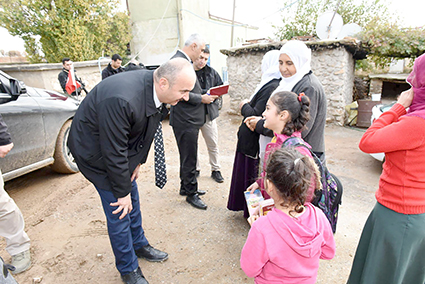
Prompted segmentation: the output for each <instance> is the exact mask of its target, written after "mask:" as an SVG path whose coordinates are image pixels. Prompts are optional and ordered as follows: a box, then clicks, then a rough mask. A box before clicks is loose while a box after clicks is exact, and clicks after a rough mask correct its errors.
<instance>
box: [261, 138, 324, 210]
mask: <svg viewBox="0 0 425 284" xmlns="http://www.w3.org/2000/svg"><path fill="white" fill-rule="evenodd" d="M289 137H300V138H301V132H294V133H293V134H292V135H291V136H287V135H285V134H277V133H275V139H276V141H275V142H270V143H269V144H267V146H266V152H265V153H264V163H263V171H262V172H261V177H260V178H259V179H258V180H257V183H258V185H259V186H260V188H261V193H262V194H263V196H264V199H270V196H269V195H268V194H267V192H266V191H265V190H264V189H265V185H264V178H265V177H266V164H267V159H268V158H269V156H270V154H271V153H273V151H275V150H276V149H280V148H281V147H282V144H283V142H285V140H286V139H288V138H289ZM304 142H305V141H304ZM305 144H306V145H307V146H309V147H310V145H308V143H307V142H305ZM295 149H297V150H298V152H300V153H301V154H302V155H304V156H308V157H311V153H310V151H309V150H307V149H306V148H305V147H297V148H295ZM315 189H316V184H315V182H314V178H312V183H311V185H310V187H309V189H308V191H309V194H308V196H307V199H306V201H307V202H310V201H311V200H312V199H313V195H314V190H315Z"/></svg>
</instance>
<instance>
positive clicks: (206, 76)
mask: <svg viewBox="0 0 425 284" xmlns="http://www.w3.org/2000/svg"><path fill="white" fill-rule="evenodd" d="M209 57H210V50H209V49H208V47H206V48H205V49H204V51H203V52H202V53H201V55H200V56H199V58H198V59H197V60H195V61H194V62H193V67H194V68H195V71H196V77H197V78H198V82H199V84H200V85H201V88H202V94H206V93H207V92H208V90H209V89H210V88H212V87H216V86H220V85H223V81H222V80H221V78H220V75H219V74H218V73H217V71H215V70H214V69H213V68H212V67H210V66H208V65H207V62H208V58H209ZM219 100H220V98H218V99H216V100H215V101H214V102H213V103H211V104H206V105H205V114H206V118H205V124H204V125H203V126H202V127H201V132H202V136H204V139H205V143H206V144H207V148H208V155H209V158H210V165H211V177H212V178H213V179H214V180H215V181H216V182H218V183H222V182H223V181H224V178H223V176H222V175H221V172H220V163H219V151H218V129H217V122H216V121H215V119H216V118H217V117H218V104H219ZM200 170H201V168H200V165H199V159H198V161H197V163H196V174H197V175H198V174H199V173H200Z"/></svg>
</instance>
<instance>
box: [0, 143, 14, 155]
mask: <svg viewBox="0 0 425 284" xmlns="http://www.w3.org/2000/svg"><path fill="white" fill-rule="evenodd" d="M12 148H13V143H10V144H7V145H3V146H0V158H4V157H6V155H7V153H9V152H10V150H12Z"/></svg>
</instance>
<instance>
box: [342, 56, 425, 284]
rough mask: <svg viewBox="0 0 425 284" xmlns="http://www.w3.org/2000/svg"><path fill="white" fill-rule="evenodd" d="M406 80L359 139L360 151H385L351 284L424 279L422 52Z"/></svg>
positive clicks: (424, 92) (424, 60) (424, 106)
mask: <svg viewBox="0 0 425 284" xmlns="http://www.w3.org/2000/svg"><path fill="white" fill-rule="evenodd" d="M407 82H409V83H410V84H411V86H412V88H411V89H410V90H408V91H405V92H403V93H401V95H400V97H399V99H398V101H397V103H396V104H395V105H394V106H393V107H392V108H391V110H389V111H388V112H385V113H383V114H382V115H381V117H380V118H379V119H377V120H375V122H374V123H373V124H372V126H371V127H370V128H369V129H368V130H367V131H366V133H365V134H364V135H363V137H362V139H361V141H360V145H359V147H360V149H361V150H362V151H363V152H366V153H378V152H385V163H384V165H383V172H382V174H381V177H380V180H379V189H378V191H377V192H376V195H375V196H376V199H377V201H378V202H377V204H376V205H375V208H374V209H373V210H372V212H371V214H370V216H369V218H368V220H367V221H366V224H365V227H364V229H363V233H362V236H361V239H360V242H359V245H358V247H357V251H356V256H355V258H354V262H353V267H352V269H351V273H350V277H349V279H348V283H350V284H357V283H373V284H380V283H382V284H384V283H385V284H392V283H413V284H415V283H418V284H423V283H425V257H424V256H425V55H422V56H420V57H418V58H417V59H416V61H415V65H414V67H413V71H412V73H411V74H410V75H409V77H408V78H407ZM408 107H410V108H409V111H408V112H407V114H406V108H408Z"/></svg>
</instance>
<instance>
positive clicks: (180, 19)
mask: <svg viewBox="0 0 425 284" xmlns="http://www.w3.org/2000/svg"><path fill="white" fill-rule="evenodd" d="M168 3H169V1H168V0H157V1H148V0H128V6H129V10H130V18H131V21H132V31H133V40H132V41H131V50H132V56H134V55H136V54H137V53H139V52H140V51H141V53H140V54H139V61H140V62H142V63H143V64H145V65H159V64H161V63H163V62H165V61H166V60H168V59H169V58H170V57H171V56H172V55H173V54H174V53H175V51H176V50H177V49H178V48H181V47H182V46H183V45H184V42H185V40H186V38H187V37H189V36H190V35H191V34H193V33H199V34H200V35H202V36H203V37H204V38H205V39H206V41H207V43H208V44H209V45H210V50H211V56H210V58H211V59H210V60H211V66H212V67H213V68H214V69H216V70H217V71H218V72H219V74H220V75H222V70H223V68H225V67H226V56H225V55H223V54H221V53H220V49H223V48H228V47H230V36H231V26H230V25H229V24H227V23H223V22H220V21H216V20H212V19H210V18H209V14H208V11H209V1H198V0H175V1H174V0H173V1H171V2H170V5H169V6H168V10H167V12H166V13H165V17H164V19H163V20H162V22H161V21H160V20H161V17H162V16H163V14H164V11H165V10H166V8H167V4H168ZM158 25H160V26H159V28H158ZM157 28H158V30H157V31H156V29H157ZM155 31H156V33H155ZM258 37H259V36H258V34H257V30H254V29H252V28H248V27H240V26H238V27H235V28H234V42H235V43H241V42H244V41H245V40H246V39H252V38H258Z"/></svg>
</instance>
